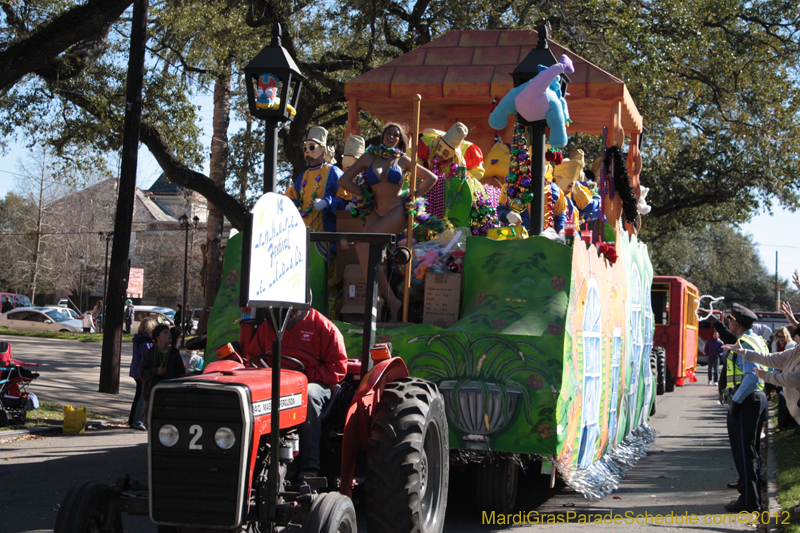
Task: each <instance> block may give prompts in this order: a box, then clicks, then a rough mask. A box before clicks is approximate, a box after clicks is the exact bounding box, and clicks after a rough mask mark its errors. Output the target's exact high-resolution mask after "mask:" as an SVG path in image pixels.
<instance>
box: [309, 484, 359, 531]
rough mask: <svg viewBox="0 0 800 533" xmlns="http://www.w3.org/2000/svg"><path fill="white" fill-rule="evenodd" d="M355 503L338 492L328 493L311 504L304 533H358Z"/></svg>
mask: <svg viewBox="0 0 800 533" xmlns="http://www.w3.org/2000/svg"><path fill="white" fill-rule="evenodd" d="M357 532H358V525H357V524H356V510H355V508H354V507H353V501H352V500H351V499H350V498H348V497H347V496H345V495H343V494H340V493H338V492H326V493H325V494H322V495H321V496H319V497H318V498H317V499H316V500H314V503H312V504H311V511H309V513H308V519H307V520H306V523H305V524H304V525H303V533H357Z"/></svg>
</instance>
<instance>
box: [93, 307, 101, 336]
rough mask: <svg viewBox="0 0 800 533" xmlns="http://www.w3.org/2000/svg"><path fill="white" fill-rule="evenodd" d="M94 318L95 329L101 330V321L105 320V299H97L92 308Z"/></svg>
mask: <svg viewBox="0 0 800 533" xmlns="http://www.w3.org/2000/svg"><path fill="white" fill-rule="evenodd" d="M92 319H93V320H94V329H95V331H100V328H101V327H102V323H101V321H102V320H103V300H97V303H95V304H94V307H93V308H92Z"/></svg>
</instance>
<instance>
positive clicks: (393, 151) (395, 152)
mask: <svg viewBox="0 0 800 533" xmlns="http://www.w3.org/2000/svg"><path fill="white" fill-rule="evenodd" d="M367 152H368V153H370V154H372V155H374V156H375V157H382V158H384V159H397V158H398V157H403V156H404V155H406V153H405V152H403V151H402V150H401V149H399V148H390V147H388V146H386V145H385V144H379V145H377V146H376V145H374V144H372V145H370V146H369V148H367Z"/></svg>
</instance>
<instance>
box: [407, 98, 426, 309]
mask: <svg viewBox="0 0 800 533" xmlns="http://www.w3.org/2000/svg"><path fill="white" fill-rule="evenodd" d="M421 102H422V96H421V95H419V94H415V95H414V125H413V134H414V135H413V136H412V137H411V176H410V177H409V178H408V201H409V202H411V203H412V204H413V203H414V200H415V199H416V198H415V196H416V193H417V147H418V146H419V108H420V104H421ZM413 237H414V213H413V212H412V213H409V214H408V231H407V232H406V246H407V247H408V249H409V250H413V247H412V246H411V241H412V239H413ZM413 262H414V253H413V252H412V253H411V261H409V262H408V264H407V265H406V277H405V280H404V285H403V286H404V288H405V290H403V322H408V297H409V295H408V293H409V292H411V265H412V264H413Z"/></svg>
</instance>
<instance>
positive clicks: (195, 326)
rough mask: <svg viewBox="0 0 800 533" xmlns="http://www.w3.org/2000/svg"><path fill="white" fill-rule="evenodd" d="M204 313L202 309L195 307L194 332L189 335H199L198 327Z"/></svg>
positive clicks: (193, 314) (193, 316)
mask: <svg viewBox="0 0 800 533" xmlns="http://www.w3.org/2000/svg"><path fill="white" fill-rule="evenodd" d="M202 312H203V308H202V307H195V308H194V309H192V331H190V332H189V334H190V335H191V334H194V333H197V325H198V324H199V323H200V313H202Z"/></svg>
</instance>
